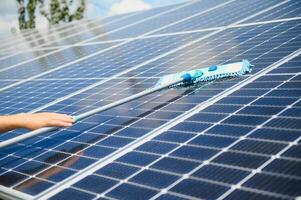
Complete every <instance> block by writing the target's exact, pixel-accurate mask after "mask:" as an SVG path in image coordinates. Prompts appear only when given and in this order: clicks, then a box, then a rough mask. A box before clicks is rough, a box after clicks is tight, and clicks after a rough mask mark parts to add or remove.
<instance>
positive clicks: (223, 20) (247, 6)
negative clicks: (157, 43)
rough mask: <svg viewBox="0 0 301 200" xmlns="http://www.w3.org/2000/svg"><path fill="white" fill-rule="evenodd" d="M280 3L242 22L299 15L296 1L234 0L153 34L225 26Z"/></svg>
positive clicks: (298, 3)
mask: <svg viewBox="0 0 301 200" xmlns="http://www.w3.org/2000/svg"><path fill="white" fill-rule="evenodd" d="M277 3H281V5H279V6H277V7H275V8H273V9H271V10H268V11H266V12H263V13H262V14H259V15H258V16H254V17H252V18H250V19H248V20H246V21H245V22H244V23H252V22H264V21H269V20H276V19H285V18H288V17H290V18H291V17H300V15H301V12H300V8H299V7H296V6H298V5H300V2H298V1H287V2H283V1H274V0H273V1H252V3H251V2H250V1H245V0H243V1H234V2H231V3H229V4H226V5H225V6H223V7H221V8H218V9H217V10H213V11H210V12H208V13H206V14H203V15H200V16H195V17H193V18H191V19H189V20H185V21H183V22H181V23H177V24H175V25H172V26H169V27H167V28H164V29H162V30H160V31H157V32H155V33H154V34H165V33H174V32H183V31H195V30H200V29H204V28H213V27H219V26H226V25H229V24H231V23H233V22H235V21H239V20H241V19H243V18H244V17H247V16H250V15H252V14H255V13H257V12H260V11H263V10H265V9H270V8H271V7H272V5H277Z"/></svg>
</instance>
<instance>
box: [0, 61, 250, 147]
mask: <svg viewBox="0 0 301 200" xmlns="http://www.w3.org/2000/svg"><path fill="white" fill-rule="evenodd" d="M252 67H253V65H251V64H250V62H249V61H248V60H242V62H237V63H231V64H225V65H213V66H210V67H206V68H201V69H195V70H190V71H184V72H181V73H176V74H170V75H166V76H163V77H162V78H160V79H159V81H158V82H157V84H156V85H155V87H153V88H150V89H147V90H145V91H142V92H140V93H138V94H135V95H132V96H129V97H127V98H124V99H121V100H119V101H116V102H113V103H110V104H108V105H105V106H102V107H100V108H96V109H93V110H91V111H88V112H85V113H83V114H80V115H77V116H73V120H74V123H75V122H78V121H80V120H82V119H85V118H87V117H89V116H91V115H94V114H96V113H100V112H103V111H106V110H109V109H111V108H114V107H116V106H119V105H122V104H125V103H128V102H130V101H132V100H135V99H138V98H141V97H144V96H146V95H149V94H152V93H154V92H157V91H160V90H163V89H165V88H173V87H182V86H188V85H192V84H195V83H198V82H207V81H213V80H218V79H222V78H231V77H237V76H241V75H244V74H246V73H250V72H251V70H252ZM57 129H58V127H46V128H40V129H38V130H35V131H31V132H28V133H25V134H22V135H19V136H16V137H14V138H12V139H9V140H6V141H3V142H0V148H3V147H6V146H9V145H11V144H15V143H17V142H20V141H23V140H25V139H28V138H31V137H34V136H36V135H40V134H43V133H46V132H49V131H55V130H57Z"/></svg>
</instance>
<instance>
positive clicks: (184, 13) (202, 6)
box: [88, 0, 235, 42]
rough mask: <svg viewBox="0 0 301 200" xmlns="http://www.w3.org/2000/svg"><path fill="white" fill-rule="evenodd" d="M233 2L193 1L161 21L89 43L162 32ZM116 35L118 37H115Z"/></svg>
mask: <svg viewBox="0 0 301 200" xmlns="http://www.w3.org/2000/svg"><path fill="white" fill-rule="evenodd" d="M232 1H235V0H230V1H226V2H225V1H221V0H215V1H209V0H203V1H192V2H191V3H190V4H188V5H186V6H182V7H179V8H178V9H177V10H173V11H172V12H167V13H165V14H164V15H161V16H160V20H158V19H157V17H152V18H149V19H148V20H147V21H146V22H147V23H137V26H139V28H132V27H126V28H125V29H122V30H116V29H115V30H114V31H109V32H107V33H106V35H98V36H96V37H92V38H90V39H89V40H88V41H89V42H90V41H91V42H95V41H102V40H105V39H107V38H109V39H110V40H116V39H122V38H133V37H137V36H139V35H142V34H143V33H145V32H151V31H152V30H154V29H156V30H160V29H162V28H163V27H169V26H171V25H173V24H177V23H179V22H181V21H185V20H187V19H189V18H191V16H194V15H201V14H204V13H207V12H209V11H212V10H216V9H218V8H220V7H223V6H224V5H226V4H229V3H231V2H232ZM160 27H162V28H160ZM153 32H154V31H153ZM149 34H150V33H149ZM114 35H117V37H114ZM112 36H113V37H112ZM119 36H121V37H119Z"/></svg>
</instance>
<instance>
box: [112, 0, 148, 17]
mask: <svg viewBox="0 0 301 200" xmlns="http://www.w3.org/2000/svg"><path fill="white" fill-rule="evenodd" d="M149 8H151V5H150V4H147V3H145V2H144V1H143V0H121V1H120V2H118V3H115V4H113V5H112V6H111V9H110V12H109V15H114V14H122V13H127V12H134V11H138V10H146V9H149Z"/></svg>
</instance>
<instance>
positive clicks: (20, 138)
mask: <svg viewBox="0 0 301 200" xmlns="http://www.w3.org/2000/svg"><path fill="white" fill-rule="evenodd" d="M190 80H191V76H190V75H189V74H184V75H183V76H182V77H181V78H178V79H176V80H173V81H171V82H169V83H168V84H164V85H161V86H158V87H154V88H151V89H147V90H145V91H142V92H140V93H138V94H135V95H132V96H129V97H127V98H124V99H121V100H119V101H116V102H113V103H110V104H108V105H105V106H102V107H100V108H96V109H93V110H91V111H88V112H85V113H83V114H80V115H77V116H73V119H74V122H77V121H79V120H82V119H85V118H87V117H90V116H92V115H94V114H96V113H99V112H103V111H106V110H109V109H111V108H114V107H117V106H119V105H122V104H125V103H128V102H130V101H132V100H135V99H138V98H141V97H144V96H146V95H149V94H152V93H154V92H157V91H160V90H162V89H165V88H167V87H170V86H172V85H174V84H178V83H181V82H186V81H187V82H188V81H190ZM57 129H59V128H58V127H45V128H40V129H37V130H35V131H30V132H28V133H25V134H22V135H19V136H16V137H14V138H12V139H9V140H6V141H3V142H0V148H3V147H6V146H9V145H12V144H15V143H17V142H21V141H23V140H26V139H28V138H31V137H34V136H36V135H40V134H43V133H46V132H50V131H55V130H57Z"/></svg>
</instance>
